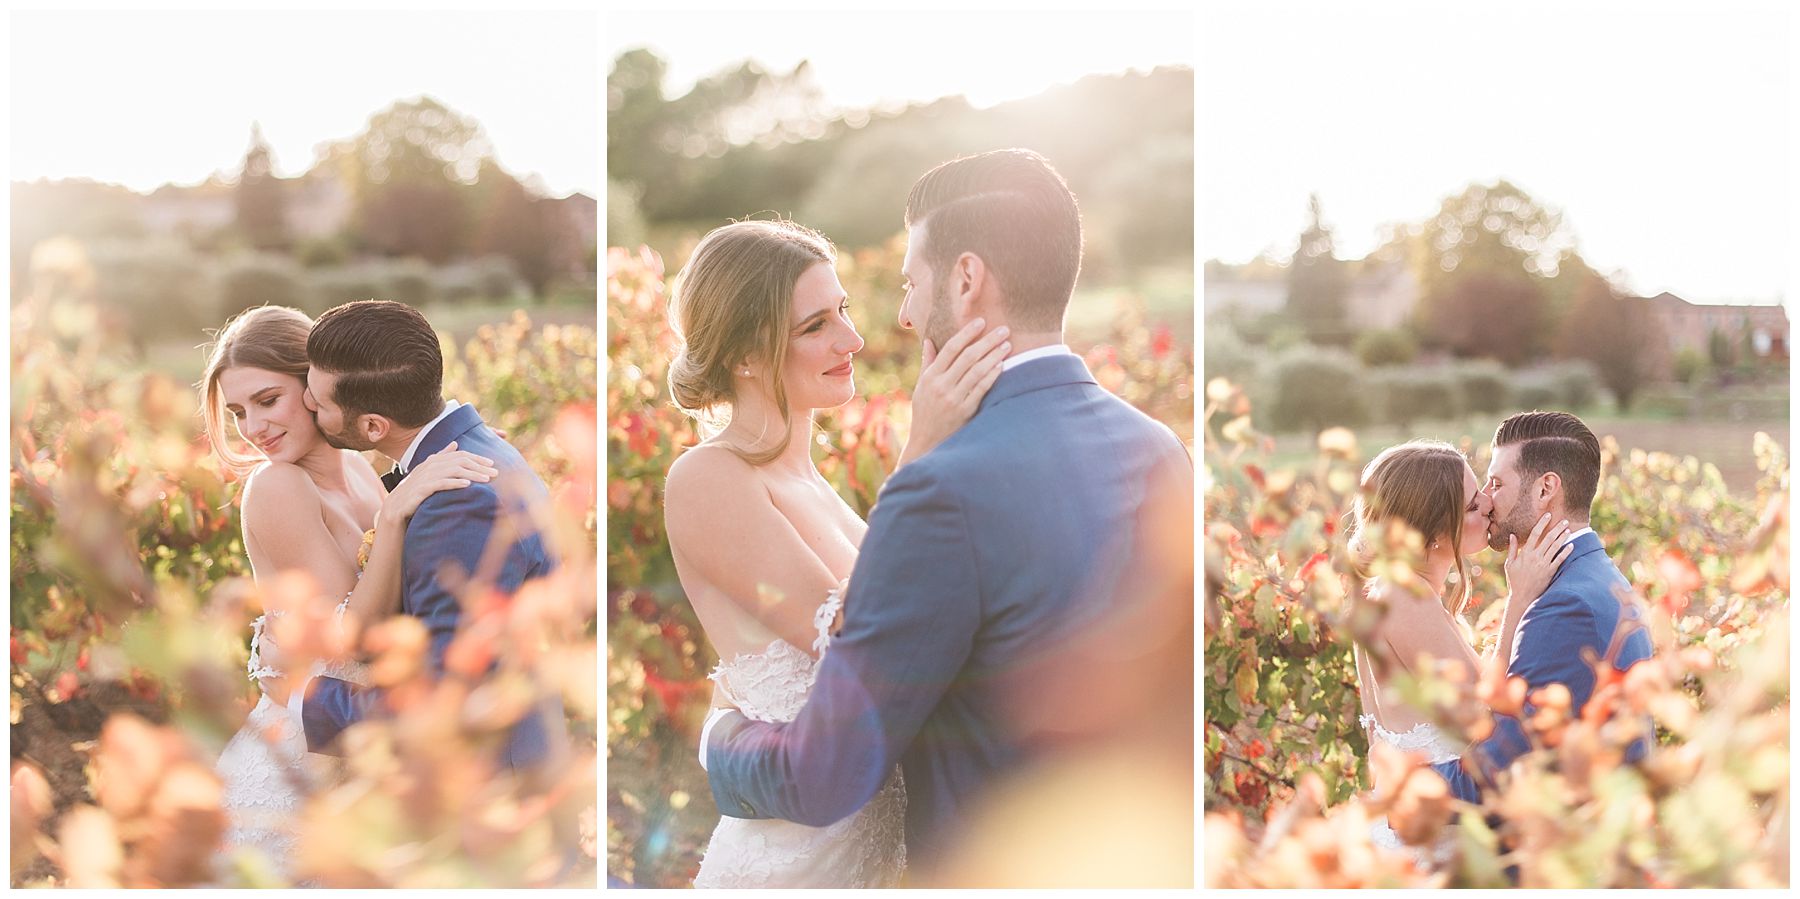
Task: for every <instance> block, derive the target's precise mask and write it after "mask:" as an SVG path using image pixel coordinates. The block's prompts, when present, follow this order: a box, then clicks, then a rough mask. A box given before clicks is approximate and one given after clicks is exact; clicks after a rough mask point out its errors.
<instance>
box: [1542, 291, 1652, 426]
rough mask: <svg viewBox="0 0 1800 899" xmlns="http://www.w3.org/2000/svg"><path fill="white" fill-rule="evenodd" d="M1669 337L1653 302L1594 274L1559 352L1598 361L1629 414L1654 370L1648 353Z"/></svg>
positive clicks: (1580, 294)
mask: <svg viewBox="0 0 1800 899" xmlns="http://www.w3.org/2000/svg"><path fill="white" fill-rule="evenodd" d="M1667 339H1668V338H1667V336H1666V335H1665V334H1664V333H1663V329H1662V326H1661V325H1660V324H1659V323H1658V322H1657V320H1656V317H1655V316H1654V315H1652V314H1651V312H1650V306H1649V304H1648V303H1647V302H1645V301H1644V300H1643V299H1641V298H1639V297H1628V296H1623V295H1621V294H1620V293H1619V292H1618V291H1616V290H1614V289H1613V286H1612V282H1610V281H1608V280H1607V279H1606V278H1604V277H1602V276H1600V275H1598V274H1593V275H1590V276H1589V277H1588V279H1587V281H1586V282H1585V283H1584V284H1583V285H1582V286H1581V289H1580V291H1579V292H1577V294H1576V296H1575V308H1574V309H1572V310H1570V311H1569V319H1568V322H1567V326H1566V327H1564V329H1563V331H1562V334H1561V337H1560V344H1561V346H1560V347H1559V349H1560V350H1561V354H1562V355H1564V356H1566V357H1569V358H1575V359H1586V360H1588V361H1590V362H1592V363H1594V367H1595V368H1597V369H1599V371H1600V380H1601V382H1602V383H1604V384H1605V385H1606V387H1607V389H1608V390H1611V391H1612V393H1613V398H1614V399H1616V400H1617V401H1618V404H1619V409H1620V410H1621V411H1624V410H1626V409H1629V408H1630V407H1631V400H1632V397H1633V396H1634V395H1635V394H1636V393H1637V390H1638V388H1639V387H1640V386H1642V384H1643V381H1644V377H1645V375H1646V374H1648V372H1649V360H1650V357H1649V354H1648V352H1647V349H1648V348H1649V347H1653V346H1660V345H1661V344H1663V343H1665V342H1666V341H1667Z"/></svg>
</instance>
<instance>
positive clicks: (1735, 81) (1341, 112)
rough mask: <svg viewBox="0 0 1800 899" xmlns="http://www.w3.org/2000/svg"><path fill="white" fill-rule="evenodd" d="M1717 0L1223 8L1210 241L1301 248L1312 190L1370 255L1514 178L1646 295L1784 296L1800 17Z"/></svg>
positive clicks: (1210, 24)
mask: <svg viewBox="0 0 1800 899" xmlns="http://www.w3.org/2000/svg"><path fill="white" fill-rule="evenodd" d="M1691 6H1692V7H1693V8H1695V9H1699V8H1702V6H1701V5H1698V4H1694V5H1691ZM1703 8H1704V9H1705V11H1704V12H1698V11H1690V12H1685V13H1681V12H1671V11H1659V10H1658V9H1649V10H1646V9H1644V8H1643V7H1641V6H1635V5H1633V6H1626V5H1619V4H1608V5H1604V6H1594V5H1591V4H1570V3H1558V4H1556V5H1555V6H1520V5H1519V4H1506V5H1491V6H1483V7H1480V8H1479V9H1474V8H1471V7H1468V6H1466V5H1456V6H1454V8H1451V7H1448V6H1446V7H1445V8H1441V9H1440V8H1439V7H1438V6H1437V5H1436V4H1433V5H1411V6H1404V7H1402V6H1398V5H1396V4H1389V6H1388V7H1386V8H1385V10H1384V11H1370V10H1369V9H1368V8H1367V7H1365V6H1364V5H1362V4H1356V5H1354V6H1351V5H1343V6H1339V5H1335V4H1334V5H1332V6H1307V7H1300V8H1298V9H1297V8H1296V7H1295V6H1293V5H1292V4H1285V5H1280V6H1275V5H1272V4H1269V3H1257V4H1254V5H1242V6H1232V7H1229V8H1225V9H1220V8H1218V7H1207V9H1206V11H1205V12H1204V13H1203V14H1202V15H1201V19H1200V25H1199V33H1200V58H1201V60H1202V62H1201V65H1200V67H1199V69H1198V71H1197V73H1196V78H1197V81H1198V83H1199V104H1200V107H1201V121H1202V122H1204V124H1203V126H1202V128H1201V131H1202V133H1201V135H1200V153H1199V163H1198V164H1199V167H1200V185H1199V187H1200V201H1199V206H1200V208H1201V217H1202V219H1203V226H1202V229H1201V250H1202V253H1203V255H1204V256H1205V257H1207V258H1220V259H1224V260H1226V261H1229V262H1242V261H1245V260H1248V259H1250V258H1251V257H1253V256H1255V255H1256V254H1257V253H1259V252H1261V251H1263V250H1265V249H1270V248H1272V249H1274V250H1276V251H1277V252H1278V254H1280V255H1282V256H1285V255H1287V254H1288V253H1290V252H1291V251H1292V249H1293V246H1294V243H1295V241H1296V239H1297V235H1298V233H1299V232H1300V230H1301V229H1302V228H1303V227H1304V224H1305V219H1306V200H1307V194H1308V193H1309V192H1313V191H1316V192H1318V193H1319V195H1320V200H1321V202H1322V203H1323V205H1324V210H1325V219H1326V222H1327V224H1329V225H1332V226H1333V227H1334V228H1335V233H1336V238H1337V246H1338V250H1339V252H1338V255H1339V256H1340V257H1344V258H1355V257H1360V256H1362V255H1363V254H1365V253H1367V252H1368V251H1369V250H1370V249H1372V248H1373V247H1374V246H1375V243H1376V240H1377V228H1378V226H1379V225H1381V224H1382V223H1384V222H1402V221H1418V220H1421V219H1423V218H1426V217H1427V216H1429V215H1431V214H1432V213H1434V212H1435V211H1436V210H1437V208H1438V204H1439V202H1440V201H1441V200H1442V199H1443V198H1444V197H1447V196H1450V195H1453V194H1456V193H1459V192H1461V190H1462V188H1463V187H1465V186H1466V185H1468V184H1469V183H1471V182H1475V181H1481V182H1489V181H1492V180H1494V179H1495V178H1499V177H1504V178H1507V179H1509V180H1511V181H1513V182H1514V183H1516V184H1518V185H1519V186H1521V187H1522V188H1524V190H1525V191H1526V192H1527V193H1529V194H1531V195H1532V196H1533V197H1535V198H1536V199H1538V200H1539V201H1540V202H1544V203H1548V204H1549V205H1551V206H1552V207H1555V208H1559V209H1560V210H1561V211H1562V212H1563V214H1564V220H1565V222H1566V223H1567V224H1568V225H1569V226H1570V227H1572V228H1573V230H1574V232H1575V235H1576V239H1577V241H1578V248H1579V250H1580V251H1581V253H1582V255H1583V257H1584V258H1586V259H1587V260H1588V261H1589V262H1590V263H1592V264H1593V265H1594V266H1595V267H1596V268H1598V269H1599V270H1601V271H1604V272H1612V271H1614V270H1623V271H1624V273H1625V274H1626V276H1627V277H1626V284H1627V286H1629V287H1630V288H1632V289H1634V290H1635V291H1637V292H1638V293H1640V294H1642V295H1653V294H1655V293H1658V292H1660V291H1663V290H1671V291H1674V292H1675V293H1676V294H1678V295H1680V296H1682V297H1684V298H1686V299H1689V300H1693V301H1697V302H1709V301H1710V302H1725V301H1737V302H1743V301H1753V302H1754V301H1765V302H1766V301H1773V300H1775V299H1777V298H1778V297H1780V296H1782V295H1784V294H1785V293H1786V289H1787V287H1788V284H1787V281H1786V261H1787V252H1788V249H1789V247H1790V245H1791V244H1790V242H1789V240H1788V228H1789V227H1790V226H1789V220H1790V218H1791V217H1792V214H1793V207H1792V204H1791V200H1790V197H1791V194H1790V185H1789V183H1788V179H1789V178H1790V177H1791V175H1792V172H1791V170H1790V166H1791V163H1790V156H1791V155H1792V153H1793V150H1792V144H1791V143H1790V142H1789V140H1788V137H1787V132H1786V124H1787V122H1788V120H1789V115H1790V110H1791V108H1792V107H1791V106H1790V104H1791V102H1792V96H1791V93H1790V90H1791V89H1790V86H1789V84H1790V82H1789V77H1790V76H1789V67H1790V66H1791V65H1792V61H1791V59H1790V49H1789V48H1790V46H1791V44H1790V41H1791V40H1792V36H1791V35H1792V33H1791V32H1790V28H1789V25H1790V23H1789V21H1788V20H1787V18H1786V13H1785V12H1781V11H1777V10H1776V9H1775V8H1774V7H1772V6H1771V5H1770V4H1767V3H1765V4H1761V5H1760V6H1759V7H1745V6H1743V5H1741V4H1739V5H1738V7H1737V8H1736V10H1735V11H1734V10H1733V9H1732V8H1728V6H1727V4H1724V3H1716V4H1706V5H1704V7H1703ZM1471 12H1473V13H1475V14H1474V15H1471V14H1470V13H1471ZM1252 35H1256V36H1260V37H1259V38H1258V39H1255V40H1251V39H1249V37H1250V36H1252Z"/></svg>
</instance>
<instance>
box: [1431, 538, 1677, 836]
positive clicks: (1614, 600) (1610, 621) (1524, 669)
mask: <svg viewBox="0 0 1800 899" xmlns="http://www.w3.org/2000/svg"><path fill="white" fill-rule="evenodd" d="M1617 591H1623V593H1624V594H1629V593H1630V592H1631V584H1630V583H1629V582H1627V581H1626V580H1625V576H1624V575H1622V574H1620V573H1619V569H1618V567H1617V566H1615V565H1614V564H1613V563H1612V560H1611V559H1609V558H1607V556H1606V551H1605V548H1604V547H1603V546H1602V545H1601V543H1600V538H1599V537H1598V536H1596V535H1594V534H1593V533H1587V534H1582V535H1581V536H1580V537H1577V538H1575V543H1574V548H1572V549H1571V550H1569V558H1568V559H1566V560H1564V562H1563V563H1562V567H1560V568H1559V569H1557V572H1556V575H1555V576H1554V577H1553V578H1552V579H1551V581H1550V586H1549V587H1548V588H1546V589H1545V590H1544V595H1543V596H1540V597H1538V599H1537V601H1536V602H1534V603H1532V604H1531V606H1530V607H1529V608H1527V609H1526V610H1525V614H1524V616H1523V617H1521V618H1520V619H1519V626H1518V632H1517V634H1516V635H1515V636H1514V638H1513V655H1512V658H1511V659H1509V660H1508V661H1507V666H1506V673H1507V675H1508V676H1509V677H1523V678H1524V679H1525V682H1526V683H1527V684H1529V685H1530V688H1531V689H1532V690H1537V689H1539V688H1541V687H1544V686H1547V685H1549V684H1562V685H1563V686H1565V687H1568V688H1569V698H1570V714H1571V715H1580V714H1581V707H1582V706H1583V705H1585V704H1587V701H1588V699H1589V698H1590V697H1592V696H1593V693H1594V669H1593V668H1592V667H1591V666H1590V665H1589V663H1588V662H1587V660H1586V658H1585V656H1584V654H1586V653H1591V654H1592V656H1593V657H1594V658H1595V659H1606V658H1607V657H1608V655H1607V653H1608V649H1609V647H1611V646H1612V644H1613V642H1614V632H1615V630H1616V629H1617V628H1618V626H1619V623H1620V621H1619V619H1620V617H1621V616H1622V615H1623V616H1626V617H1627V618H1628V621H1627V628H1628V629H1629V630H1630V633H1629V634H1628V635H1627V636H1625V637H1624V639H1623V640H1622V641H1620V643H1619V646H1618V649H1617V654H1616V655H1615V656H1613V657H1612V664H1613V666H1614V667H1615V668H1617V669H1618V670H1620V671H1623V670H1625V669H1627V668H1630V667H1631V666H1632V665H1635V664H1637V663H1638V662H1640V661H1642V660H1644V659H1647V658H1649V657H1650V653H1651V647H1650V635H1649V633H1648V632H1647V631H1646V630H1645V629H1644V628H1643V627H1642V626H1639V625H1641V624H1642V622H1641V621H1638V620H1636V619H1637V617H1638V612H1637V607H1636V606H1635V605H1622V604H1621V603H1620V602H1619V599H1618V592H1617ZM1536 711H1537V706H1536V705H1534V704H1532V703H1529V702H1527V703H1526V704H1525V717H1526V718H1530V717H1531V716H1532V715H1533V714H1535V713H1536ZM1648 748H1649V747H1648V743H1647V742H1645V741H1643V740H1639V741H1638V742H1636V743H1634V744H1633V745H1632V746H1631V747H1630V748H1629V750H1628V751H1627V752H1626V756H1625V757H1626V760H1627V761H1634V762H1635V761H1637V760H1638V759H1640V758H1642V757H1643V755H1644V753H1645V752H1646V751H1647V750H1648ZM1530 749H1531V744H1530V741H1529V740H1528V739H1527V738H1526V736H1525V729H1524V727H1523V726H1522V725H1521V722H1520V719H1518V718H1514V717H1512V716H1510V715H1500V714H1495V715H1494V733H1493V736H1490V737H1488V738H1487V739H1486V740H1485V741H1483V742H1481V743H1478V744H1476V745H1475V746H1473V747H1471V748H1470V750H1469V752H1467V753H1465V754H1464V756H1463V758H1462V759H1461V760H1460V761H1449V762H1440V763H1438V764H1437V765H1434V766H1432V767H1433V768H1435V769H1436V770H1437V772H1438V773H1439V774H1442V775H1443V776H1444V779H1445V780H1448V781H1449V782H1450V789H1451V791H1452V792H1454V793H1455V794H1456V797H1457V798H1458V799H1462V800H1465V801H1468V802H1477V801H1479V800H1480V797H1481V787H1482V785H1483V784H1491V783H1492V782H1493V778H1494V775H1495V774H1496V773H1498V772H1500V771H1503V770H1505V769H1506V768H1507V766H1509V765H1511V764H1512V763H1513V760H1514V759H1516V758H1518V757H1519V756H1521V755H1523V754H1525V753H1526V752H1528V751H1530Z"/></svg>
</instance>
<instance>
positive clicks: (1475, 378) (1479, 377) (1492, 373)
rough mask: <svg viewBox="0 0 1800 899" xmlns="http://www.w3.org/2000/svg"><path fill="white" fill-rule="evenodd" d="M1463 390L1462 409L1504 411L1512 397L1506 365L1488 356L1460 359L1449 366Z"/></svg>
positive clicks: (1467, 410)
mask: <svg viewBox="0 0 1800 899" xmlns="http://www.w3.org/2000/svg"><path fill="white" fill-rule="evenodd" d="M1450 371H1451V373H1452V375H1453V376H1454V377H1455V378H1456V383H1457V387H1458V388H1459V390H1460V392H1461V394H1462V406H1463V411H1464V412H1503V411H1506V409H1507V408H1508V403H1509V401H1510V400H1511V399H1512V379H1511V375H1510V374H1509V373H1508V372H1507V370H1506V368H1505V366H1502V365H1501V364H1500V363H1498V362H1493V361H1489V360H1485V359H1483V360H1478V361H1470V362H1461V363H1458V364H1457V365H1455V366H1454V367H1452V368H1451V369H1450Z"/></svg>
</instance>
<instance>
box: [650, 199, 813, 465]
mask: <svg viewBox="0 0 1800 899" xmlns="http://www.w3.org/2000/svg"><path fill="white" fill-rule="evenodd" d="M821 262H823V263H826V264H835V263H836V262H837V252H836V251H835V250H834V249H833V248H832V246H831V241H829V240H826V239H825V237H824V235H822V234H819V233H818V232H817V231H814V230H812V229H811V228H807V227H805V226H804V225H799V224H795V223H794V222H790V221H785V220H754V221H743V222H733V223H732V224H729V225H723V226H721V227H718V228H714V229H713V230H711V231H709V232H707V234H706V236H705V237H702V238H700V243H699V244H698V245H696V246H695V247H694V254H693V256H692V257H690V258H689V259H688V262H687V265H686V266H685V267H683V268H682V270H681V274H680V275H679V276H678V278H677V283H676V285H675V289H674V291H673V293H671V295H670V298H669V323H670V325H671V326H672V327H673V328H674V330H675V335H676V339H677V340H678V341H680V348H679V349H678V350H677V351H676V354H675V359H674V361H673V362H671V363H670V364H669V395H670V396H671V397H673V398H674V400H675V405H676V406H678V407H680V408H681V409H682V410H683V411H684V412H686V413H688V414H689V415H691V416H693V417H694V418H695V419H697V420H699V421H701V422H703V423H705V424H708V425H710V426H712V427H714V428H720V429H722V428H723V427H724V425H725V424H726V423H727V422H728V421H729V410H730V409H731V407H732V406H733V405H734V404H735V403H736V401H737V398H738V396H737V391H738V384H739V381H738V375H737V372H736V368H737V366H738V365H740V364H742V363H743V362H744V360H746V359H749V358H752V357H754V358H756V359H757V360H759V367H760V368H762V369H763V372H764V382H765V383H766V384H767V385H768V388H769V394H770V396H772V397H774V399H775V405H776V407H777V408H779V409H780V410H781V423H782V430H781V433H782V438H781V441H780V443H778V444H777V445H775V446H773V447H771V448H769V449H766V450H761V451H752V450H747V449H744V448H741V447H735V446H728V447H727V449H730V450H731V451H732V452H733V453H736V454H737V455H738V457H739V458H742V459H743V460H744V461H746V462H749V463H750V464H752V465H763V464H766V463H768V462H770V461H772V460H774V459H775V458H776V457H778V456H780V455H781V453H782V452H783V451H784V450H786V449H787V445H788V434H789V433H790V429H791V426H792V416H793V413H792V411H791V410H790V409H788V404H787V387H786V385H785V384H784V383H783V382H782V378H781V369H782V365H783V363H784V362H785V361H786V360H787V350H788V331H789V321H790V319H791V318H792V316H793V311H794V286H795V283H796V282H797V281H799V280H800V276H801V275H802V274H804V273H805V272H806V270H807V269H810V268H812V267H813V266H815V265H818V264H819V263H821Z"/></svg>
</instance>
